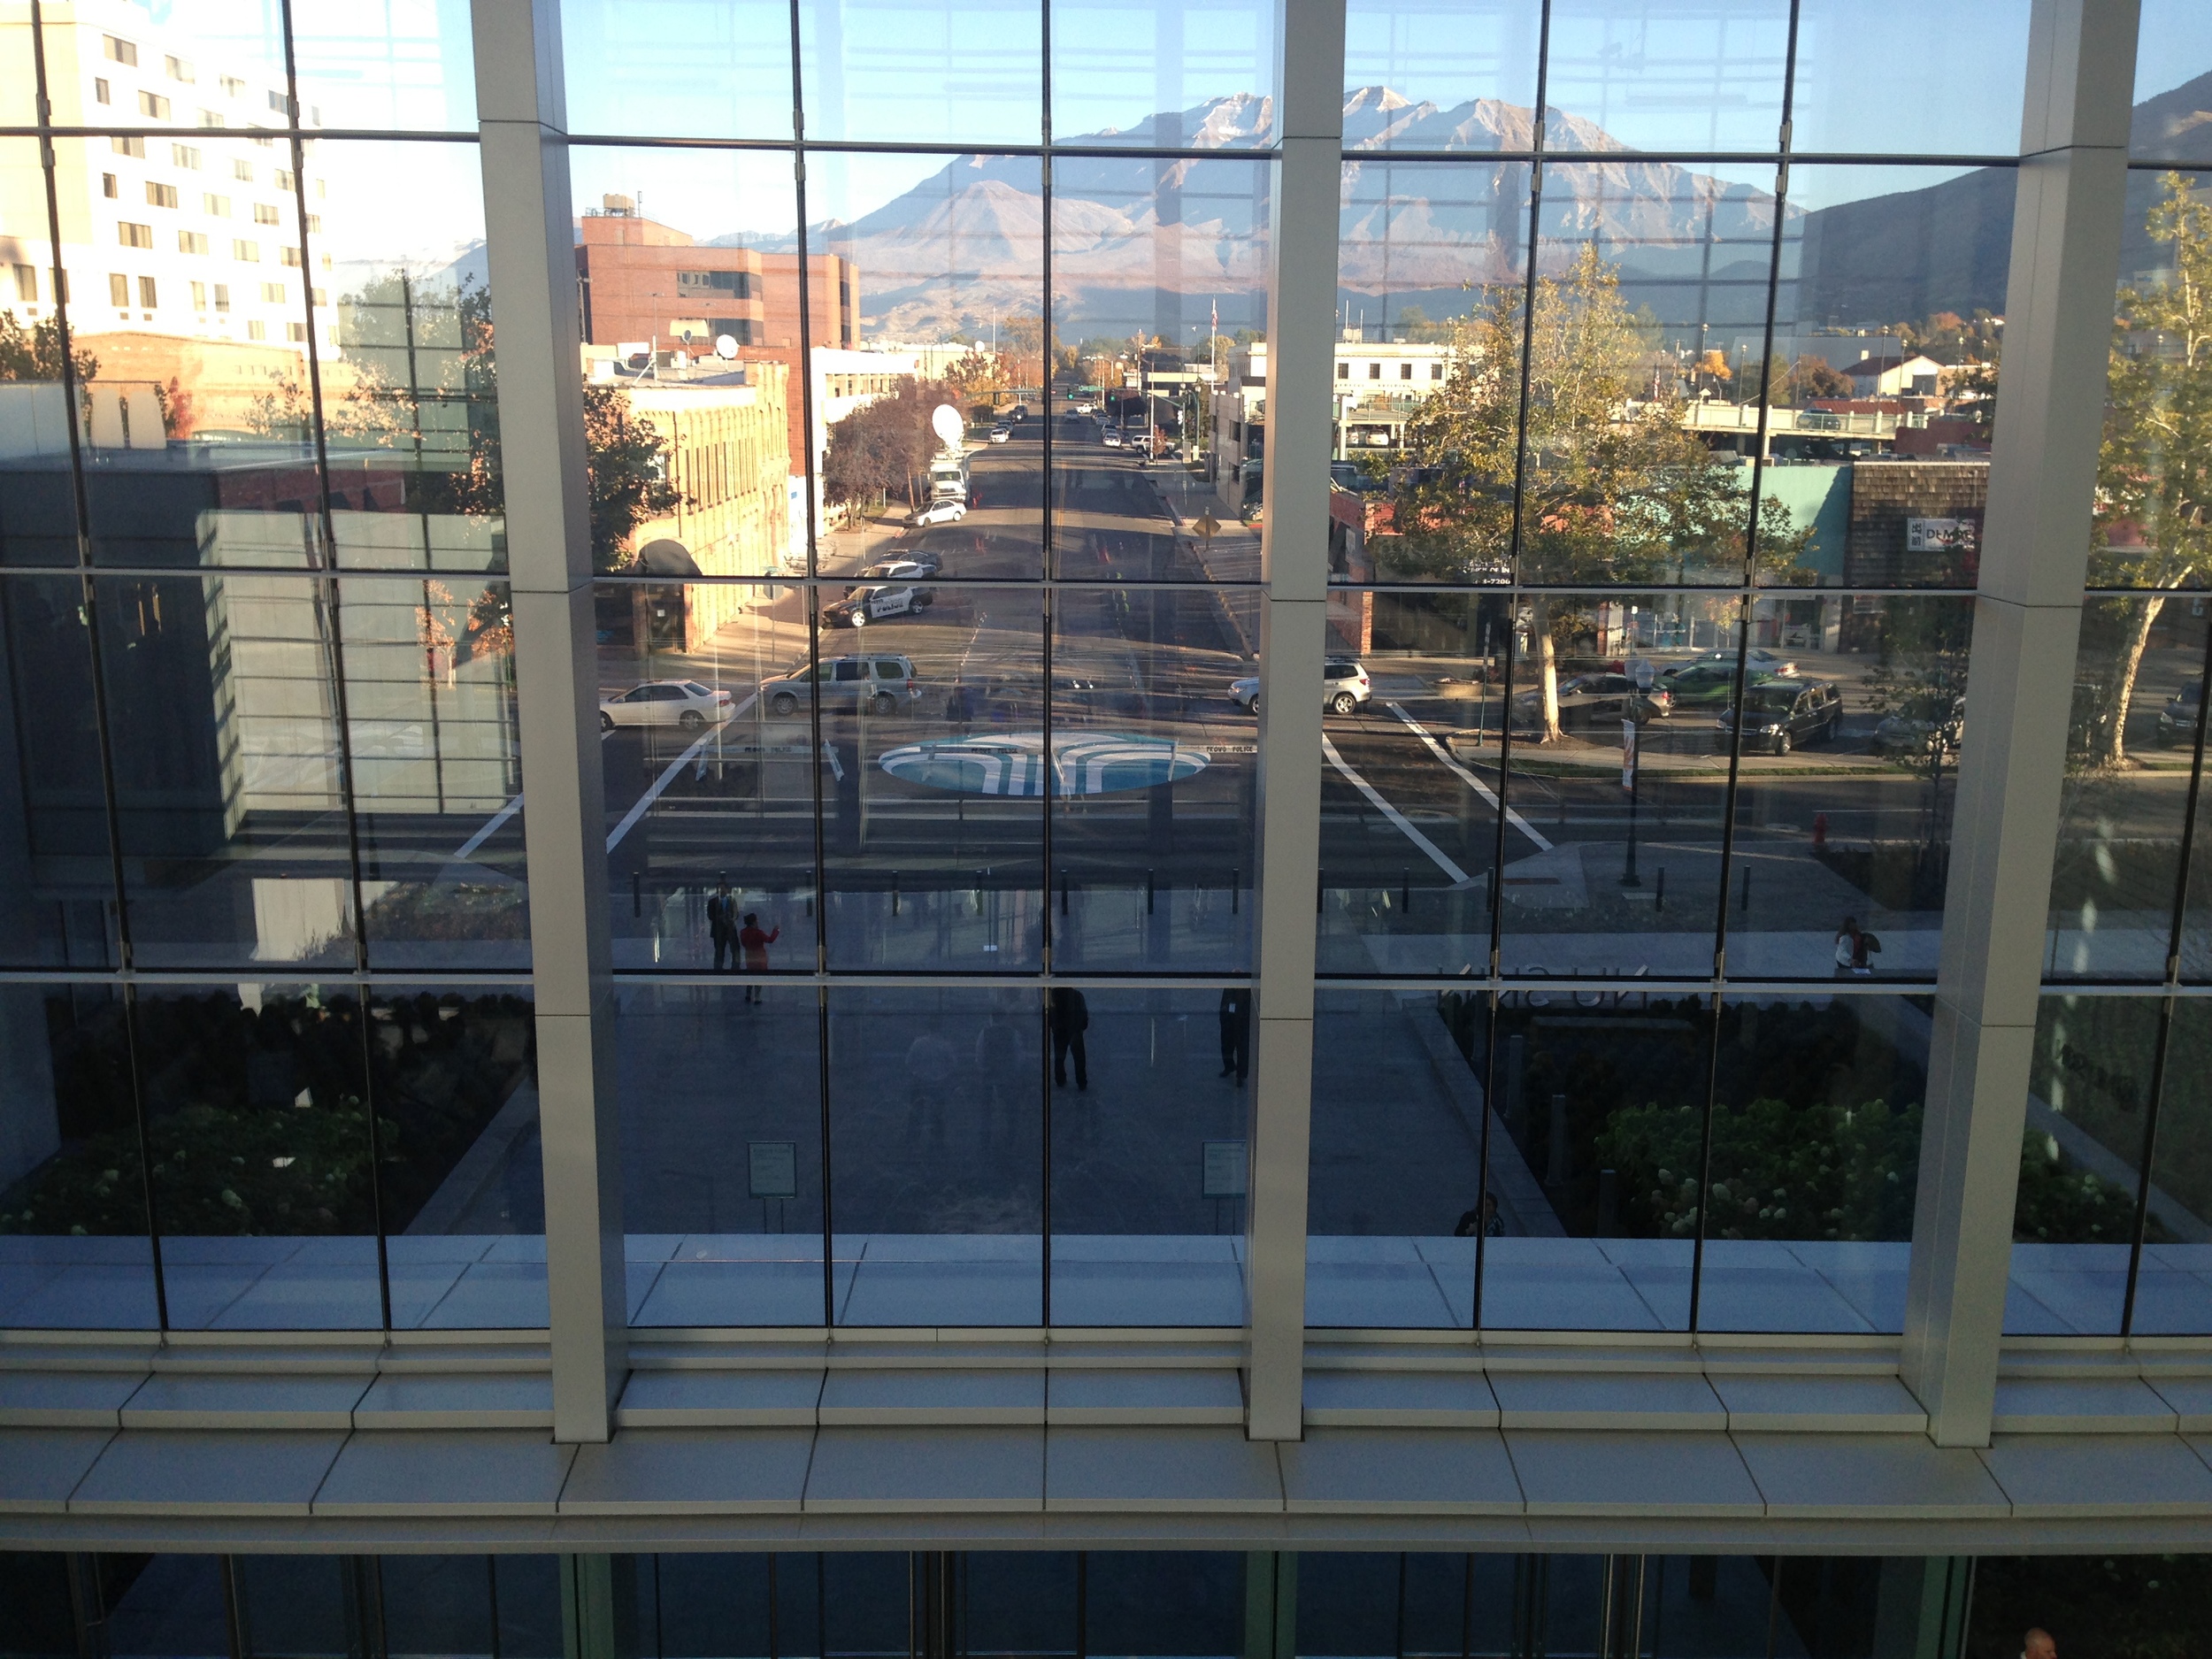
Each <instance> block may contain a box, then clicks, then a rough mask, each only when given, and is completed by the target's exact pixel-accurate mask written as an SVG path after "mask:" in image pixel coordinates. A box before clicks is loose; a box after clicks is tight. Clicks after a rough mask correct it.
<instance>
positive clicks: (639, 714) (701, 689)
mask: <svg viewBox="0 0 2212 1659" xmlns="http://www.w3.org/2000/svg"><path fill="white" fill-rule="evenodd" d="M728 718H730V694H729V693H728V692H726V691H717V690H715V689H714V688H713V687H710V686H703V685H701V684H700V683H699V682H698V681H697V680H647V681H646V682H645V683H644V684H643V685H641V686H636V687H632V688H631V689H630V690H628V691H626V692H624V693H623V694H622V695H620V696H618V697H602V698H600V699H599V729H600V730H601V731H603V732H611V731H613V730H614V728H615V727H616V726H681V727H683V729H684V730H685V731H687V732H696V731H699V730H701V729H703V727H704V726H707V724H708V723H709V722H712V723H714V724H715V725H720V724H721V723H722V722H723V721H725V720H726V719H728Z"/></svg>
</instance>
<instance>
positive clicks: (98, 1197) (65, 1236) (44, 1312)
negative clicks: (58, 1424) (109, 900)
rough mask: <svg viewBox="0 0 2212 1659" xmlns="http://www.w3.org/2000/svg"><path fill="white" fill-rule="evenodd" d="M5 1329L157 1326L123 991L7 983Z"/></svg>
mask: <svg viewBox="0 0 2212 1659" xmlns="http://www.w3.org/2000/svg"><path fill="white" fill-rule="evenodd" d="M0 1021H4V1025H0V1032H4V1033H5V1034H4V1035H0V1064H4V1066H5V1068H6V1083H5V1087H4V1088H0V1130H4V1133H0V1148H4V1150H0V1325H12V1326H17V1327H23V1328H36V1327H39V1326H51V1327H57V1328H59V1327H69V1328H74V1329H101V1328H109V1327H112V1328H119V1329H139V1330H151V1329H152V1328H153V1327H154V1326H155V1325H157V1323H159V1320H158V1317H157V1309H156V1305H155V1294H154V1263H153V1246H152V1243H151V1242H150V1240H149V1238H148V1233H149V1231H150V1229H149V1226H148V1224H147V1219H146V1184H145V1166H144V1163H143V1161H142V1158H141V1156H140V1155H139V1138H138V1118H137V1110H136V1105H135V1101H134V1094H133V1089H132V1079H131V1052H130V1027H129V1022H128V1020H127V1018H126V1015H125V1010H124V1005H123V991H122V988H121V987H117V986H103V985H23V984H18V985H9V986H6V987H0Z"/></svg>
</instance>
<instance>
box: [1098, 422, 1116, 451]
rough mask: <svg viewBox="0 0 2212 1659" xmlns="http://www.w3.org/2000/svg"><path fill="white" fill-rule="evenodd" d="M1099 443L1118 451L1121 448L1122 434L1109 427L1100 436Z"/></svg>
mask: <svg viewBox="0 0 2212 1659" xmlns="http://www.w3.org/2000/svg"><path fill="white" fill-rule="evenodd" d="M1098 441H1099V442H1101V443H1102V444H1104V445H1105V446H1106V447H1107V448H1108V449H1120V448H1121V434H1120V433H1118V432H1117V431H1116V430H1115V429H1114V428H1113V427H1111V426H1109V427H1107V428H1106V430H1105V431H1103V432H1102V433H1100V434H1098Z"/></svg>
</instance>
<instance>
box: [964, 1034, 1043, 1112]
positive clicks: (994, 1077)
mask: <svg viewBox="0 0 2212 1659" xmlns="http://www.w3.org/2000/svg"><path fill="white" fill-rule="evenodd" d="M975 1070H976V1076H977V1078H978V1079H979V1080H980V1082H981V1083H982V1086H983V1112H982V1119H983V1121H982V1123H981V1124H980V1125H979V1127H980V1128H981V1130H982V1131H983V1139H984V1140H985V1141H995V1140H1001V1139H1010V1138H1011V1136H1012V1134H1013V1133H1014V1114H1013V1112H1012V1110H1010V1106H1009V1103H1008V1100H1007V1094H1006V1090H1007V1087H1008V1085H1009V1083H1010V1081H1011V1080H1012V1079H1014V1078H1016V1077H1017V1076H1018V1074H1019V1072H1020V1071H1021V1039H1020V1038H1018V1037H1017V1036H1016V1035H1015V1034H1014V1028H1013V1026H1011V1025H1008V1024H1007V1023H1006V1021H1004V1020H1002V1019H1001V1018H999V1017H998V1016H997V1015H996V1014H995V1013H994V1014H988V1015H986V1016H985V1017H984V1021H983V1026H982V1029H981V1030H979V1031H978V1032H977V1033H976V1034H975ZM1030 1076H1031V1082H1030V1084H1029V1087H1032V1088H1034V1087H1036V1086H1037V1085H1036V1082H1035V1080H1034V1079H1035V1076H1036V1074H1035V1073H1034V1072H1032V1073H1031V1074H1030ZM1031 1098H1032V1099H1034V1098H1035V1097H1034V1096H1032V1097H1031ZM1002 1130H1003V1132H1004V1133H1003V1134H1002V1133H1001V1131H1002Z"/></svg>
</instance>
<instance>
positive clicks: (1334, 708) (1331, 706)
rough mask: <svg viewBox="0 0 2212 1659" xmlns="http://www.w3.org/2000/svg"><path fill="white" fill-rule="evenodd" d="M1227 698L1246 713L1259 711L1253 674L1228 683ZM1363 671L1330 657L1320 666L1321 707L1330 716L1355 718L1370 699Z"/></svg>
mask: <svg viewBox="0 0 2212 1659" xmlns="http://www.w3.org/2000/svg"><path fill="white" fill-rule="evenodd" d="M1229 695H1231V696H1232V697H1233V698H1235V699H1236V700H1237V702H1239V703H1242V704H1243V705H1244V708H1245V710H1246V711H1247V712H1248V713H1251V714H1257V713H1258V712H1259V711H1260V681H1259V676H1258V675H1256V674H1253V675H1248V676H1247V677H1246V678H1245V679H1242V680H1231V681H1230V682H1229ZM1374 695H1375V688H1374V687H1373V686H1372V685H1371V684H1370V683H1369V681H1368V678H1367V670H1366V669H1365V668H1363V667H1362V666H1361V665H1360V664H1357V663H1356V662H1354V661H1353V660H1352V659H1351V658H1350V657H1330V658H1329V659H1328V661H1326V662H1325V663H1324V664H1322V665H1321V707H1322V708H1323V710H1325V711H1326V712H1328V713H1330V714H1356V713H1358V712H1359V711H1360V710H1362V709H1363V708H1365V707H1366V706H1367V704H1368V703H1369V701H1370V700H1371V698H1372V697H1373V696H1374Z"/></svg>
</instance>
